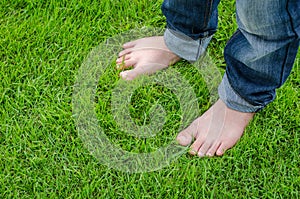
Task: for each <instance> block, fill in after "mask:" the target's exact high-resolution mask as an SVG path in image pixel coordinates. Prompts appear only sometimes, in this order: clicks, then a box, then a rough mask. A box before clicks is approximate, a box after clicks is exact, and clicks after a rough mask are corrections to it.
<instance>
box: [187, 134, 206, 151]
mask: <svg viewBox="0 0 300 199" xmlns="http://www.w3.org/2000/svg"><path fill="white" fill-rule="evenodd" d="M203 143H204V139H203V138H202V137H198V138H197V139H196V140H195V142H194V143H193V144H192V145H191V147H190V148H191V151H190V154H191V155H196V154H198V153H199V149H200V148H201V147H202V145H203ZM194 152H196V153H194Z"/></svg>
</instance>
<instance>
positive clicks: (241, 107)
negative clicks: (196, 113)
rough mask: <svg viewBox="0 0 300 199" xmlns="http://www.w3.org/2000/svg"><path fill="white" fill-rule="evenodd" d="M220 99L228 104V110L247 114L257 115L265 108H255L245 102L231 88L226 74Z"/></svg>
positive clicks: (220, 91) (221, 86)
mask: <svg viewBox="0 0 300 199" xmlns="http://www.w3.org/2000/svg"><path fill="white" fill-rule="evenodd" d="M218 93H219V97H220V99H221V100H222V101H223V102H224V103H225V104H226V106H227V107H228V108H231V109H233V110H236V111H240V112H245V113H255V112H258V111H259V110H261V109H262V108H263V106H254V105H251V104H250V103H249V102H247V101H246V100H244V99H243V98H242V97H241V96H240V95H239V94H237V93H236V92H235V91H234V90H233V88H232V87H231V85H230V83H229V81H228V78H227V75H226V73H225V75H224V77H223V79H222V82H221V84H220V85H219V88H218Z"/></svg>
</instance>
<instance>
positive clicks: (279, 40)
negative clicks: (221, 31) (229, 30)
mask: <svg viewBox="0 0 300 199" xmlns="http://www.w3.org/2000/svg"><path fill="white" fill-rule="evenodd" d="M218 3H219V0H194V1H189V0H165V1H164V2H163V5H162V11H163V13H164V15H165V16H166V18H167V30H166V31H165V35H164V37H165V42H166V45H167V46H168V47H169V48H170V50H171V51H173V52H174V53H175V54H177V55H178V56H180V57H182V58H183V59H186V60H188V61H195V60H197V59H198V58H199V57H200V56H201V54H203V52H204V51H205V49H206V47H207V45H208V44H209V42H210V39H211V37H212V35H213V34H214V33H215V32H216V30H217V18H218V13H217V6H218ZM236 16H237V24H238V30H237V31H236V32H235V34H234V35H233V36H232V37H231V39H230V40H229V41H228V43H227V45H226V47H225V50H224V57H225V61H226V64H227V67H226V73H225V75H224V77H223V80H222V82H221V84H220V86H219V96H220V98H221V100H222V101H223V102H225V104H226V105H227V106H228V107H229V108H232V109H234V110H237V111H241V112H257V111H259V110H260V109H262V108H264V107H265V106H266V105H267V104H268V103H270V102H271V101H273V100H274V98H275V90H276V89H277V88H279V87H280V86H281V85H282V84H283V83H284V82H285V81H286V79H287V77H288V75H289V74H290V72H291V69H292V67H293V64H294V61H295V58H296V55H297V51H298V48H299V39H300V1H299V0H237V1H236Z"/></svg>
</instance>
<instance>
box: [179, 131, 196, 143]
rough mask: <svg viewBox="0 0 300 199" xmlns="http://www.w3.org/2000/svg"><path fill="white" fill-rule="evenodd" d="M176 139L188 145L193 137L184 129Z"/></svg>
mask: <svg viewBox="0 0 300 199" xmlns="http://www.w3.org/2000/svg"><path fill="white" fill-rule="evenodd" d="M176 140H177V142H178V143H179V144H180V145H182V146H187V145H189V144H191V143H192V140H193V137H192V136H191V135H190V134H189V133H188V132H187V131H186V130H184V131H182V132H180V133H179V134H178V135H177V138H176Z"/></svg>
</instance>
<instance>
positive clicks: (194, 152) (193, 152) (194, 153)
mask: <svg viewBox="0 0 300 199" xmlns="http://www.w3.org/2000/svg"><path fill="white" fill-rule="evenodd" d="M189 153H190V154H191V155H196V154H197V151H196V150H194V149H191V150H190V152H189Z"/></svg>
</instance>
